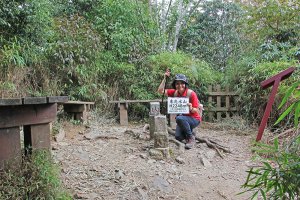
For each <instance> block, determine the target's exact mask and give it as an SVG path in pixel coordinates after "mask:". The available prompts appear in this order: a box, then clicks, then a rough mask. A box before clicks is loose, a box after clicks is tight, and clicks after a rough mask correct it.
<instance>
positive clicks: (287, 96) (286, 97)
mask: <svg viewBox="0 0 300 200" xmlns="http://www.w3.org/2000/svg"><path fill="white" fill-rule="evenodd" d="M295 89H296V86H295V84H293V85H292V87H290V88H289V89H288V91H287V92H286V93H285V95H284V97H283V99H282V101H281V103H280V105H279V106H278V109H280V108H281V107H282V106H283V105H284V104H285V103H286V102H287V100H288V98H289V97H290V96H291V94H292V93H293V92H294V90H295Z"/></svg>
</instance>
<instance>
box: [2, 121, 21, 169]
mask: <svg viewBox="0 0 300 200" xmlns="http://www.w3.org/2000/svg"><path fill="white" fill-rule="evenodd" d="M20 158H21V142H20V127H12V128H4V129H0V168H2V167H3V166H4V163H5V162H6V161H10V160H12V159H16V161H18V160H19V161H21V159H20Z"/></svg>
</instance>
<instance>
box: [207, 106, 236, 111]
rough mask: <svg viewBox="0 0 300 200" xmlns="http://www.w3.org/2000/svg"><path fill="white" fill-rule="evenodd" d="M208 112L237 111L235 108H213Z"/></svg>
mask: <svg viewBox="0 0 300 200" xmlns="http://www.w3.org/2000/svg"><path fill="white" fill-rule="evenodd" d="M208 111H209V112H210V111H212V112H227V111H232V112H233V111H237V108H236V107H231V108H229V109H228V108H225V107H215V108H211V109H209V110H208Z"/></svg>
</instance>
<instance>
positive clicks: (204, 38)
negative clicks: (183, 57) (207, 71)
mask: <svg viewBox="0 0 300 200" xmlns="http://www.w3.org/2000/svg"><path fill="white" fill-rule="evenodd" d="M241 17H242V10H241V8H240V7H239V6H238V4H235V3H233V2H223V1H220V0H214V1H205V2H204V4H203V6H202V8H201V10H200V9H199V12H196V13H195V14H194V16H193V17H192V18H191V22H190V23H189V25H188V27H187V29H186V30H185V31H184V33H183V34H182V36H181V38H180V44H179V48H180V49H182V50H184V51H186V52H190V53H192V54H193V55H194V56H195V57H197V58H200V59H203V60H205V61H206V62H208V63H209V64H211V66H213V67H214V69H216V70H220V71H224V70H225V69H226V68H227V66H228V60H229V59H230V58H232V57H234V56H236V55H238V54H239V51H240V45H241V44H240V43H241V39H240V37H241V36H240V34H239V30H238V25H239V23H240V20H241Z"/></svg>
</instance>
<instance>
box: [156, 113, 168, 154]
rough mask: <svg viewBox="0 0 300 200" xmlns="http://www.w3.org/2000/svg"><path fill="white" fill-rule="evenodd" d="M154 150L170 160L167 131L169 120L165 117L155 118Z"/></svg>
mask: <svg viewBox="0 0 300 200" xmlns="http://www.w3.org/2000/svg"><path fill="white" fill-rule="evenodd" d="M154 124H155V130H154V148H155V149H156V150H159V151H161V152H162V154H163V155H164V157H166V158H169V157H170V153H169V139H168V130H167V119H166V116H165V115H158V116H155V117H154Z"/></svg>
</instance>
